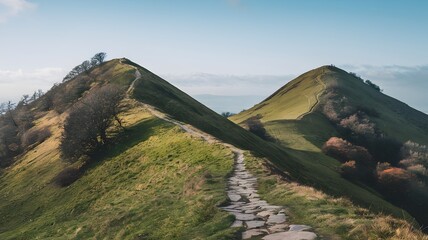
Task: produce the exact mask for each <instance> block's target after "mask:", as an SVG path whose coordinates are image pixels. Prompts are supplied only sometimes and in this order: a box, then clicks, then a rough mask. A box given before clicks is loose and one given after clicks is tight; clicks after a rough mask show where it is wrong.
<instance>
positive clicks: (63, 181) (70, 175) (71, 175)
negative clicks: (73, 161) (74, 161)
mask: <svg viewBox="0 0 428 240" xmlns="http://www.w3.org/2000/svg"><path fill="white" fill-rule="evenodd" d="M80 176H81V171H80V169H78V168H75V167H67V168H65V169H64V170H62V171H61V172H60V173H58V175H56V176H55V177H54V179H53V182H54V183H55V184H56V185H57V186H60V187H67V186H69V185H71V184H72V183H74V182H75V181H76V180H77V179H79V177H80Z"/></svg>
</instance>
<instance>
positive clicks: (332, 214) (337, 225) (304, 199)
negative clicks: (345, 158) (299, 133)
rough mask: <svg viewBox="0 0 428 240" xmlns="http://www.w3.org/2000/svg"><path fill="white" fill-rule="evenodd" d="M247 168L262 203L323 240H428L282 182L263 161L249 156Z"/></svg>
mask: <svg viewBox="0 0 428 240" xmlns="http://www.w3.org/2000/svg"><path fill="white" fill-rule="evenodd" d="M246 167H247V169H248V170H249V171H250V172H252V173H253V174H255V175H256V176H257V177H258V186H259V187H258V193H259V194H260V195H261V197H262V198H263V199H265V200H267V201H269V202H270V203H272V204H275V205H279V206H286V210H287V215H288V216H289V218H288V223H290V224H305V225H309V226H311V227H313V228H314V230H315V232H316V233H317V235H318V236H319V237H321V238H322V239H355V240H358V239H373V240H377V239H403V240H404V239H406V240H407V239H414V240H417V239H424V240H425V239H428V237H427V236H426V235H424V234H423V233H422V232H420V231H419V230H418V229H415V228H414V227H413V226H412V225H411V224H409V223H408V222H406V221H404V220H401V219H397V218H393V217H390V216H387V215H382V214H374V213H373V212H371V211H370V210H369V209H366V208H361V207H358V206H357V205H355V204H354V203H353V202H351V201H349V200H348V199H346V198H337V197H332V196H329V195H327V194H325V193H322V192H320V191H317V190H315V189H314V188H311V187H306V186H302V185H299V184H296V183H292V182H289V181H286V180H284V179H281V178H280V177H278V176H276V175H273V174H272V173H271V171H270V170H268V169H267V168H266V166H265V160H264V159H260V158H256V157H253V156H251V155H250V154H246Z"/></svg>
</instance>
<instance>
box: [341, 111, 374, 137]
mask: <svg viewBox="0 0 428 240" xmlns="http://www.w3.org/2000/svg"><path fill="white" fill-rule="evenodd" d="M340 126H341V127H343V128H347V129H349V130H351V131H352V132H353V133H356V134H359V135H364V136H374V135H375V125H374V124H373V123H371V122H370V120H369V119H368V118H366V117H365V116H364V115H363V114H362V113H361V112H359V113H355V114H353V115H351V116H349V117H347V118H345V119H342V120H341V121H340Z"/></svg>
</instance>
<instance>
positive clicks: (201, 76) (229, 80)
mask: <svg viewBox="0 0 428 240" xmlns="http://www.w3.org/2000/svg"><path fill="white" fill-rule="evenodd" d="M162 77H163V78H164V79H165V80H167V81H169V82H170V83H172V84H173V85H175V86H177V87H178V88H180V89H182V90H183V91H185V92H187V93H188V94H192V95H201V94H211V95H222V96H243V95H244V96H245V95H258V96H265V95H270V94H271V93H273V92H274V91H276V90H277V89H278V88H280V87H282V86H283V85H285V84H286V83H287V82H288V81H290V80H291V79H293V77H294V76H293V75H283V76H275V75H217V74H207V73H195V74H188V75H162Z"/></svg>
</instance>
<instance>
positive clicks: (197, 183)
mask: <svg viewBox="0 0 428 240" xmlns="http://www.w3.org/2000/svg"><path fill="white" fill-rule="evenodd" d="M132 111H135V109H134V110H132ZM132 111H131V112H132ZM125 115H126V116H125V119H127V121H128V123H130V122H133V121H134V120H135V119H134V120H133V118H135V115H134V114H125ZM120 138H121V141H118V143H117V144H116V145H114V146H110V147H108V148H106V149H105V152H103V153H102V154H98V156H97V157H96V159H95V161H94V163H93V164H92V165H91V166H90V167H89V168H88V169H86V172H85V173H84V175H83V176H82V177H81V178H80V179H79V180H77V181H76V182H74V183H73V184H72V185H71V186H69V187H67V188H59V187H57V186H55V185H54V184H52V183H51V180H52V178H53V177H54V176H55V175H56V174H57V173H58V172H59V171H60V170H61V169H63V168H65V167H66V166H67V164H66V163H64V162H63V161H61V160H60V159H59V156H58V149H57V147H55V145H52V142H51V141H53V140H54V139H50V140H48V141H46V142H45V143H42V144H41V145H39V146H38V147H37V148H36V150H35V151H36V152H38V151H40V150H41V149H44V153H43V154H41V155H38V154H36V153H34V152H32V153H28V154H27V156H25V157H24V158H23V160H22V161H20V162H18V163H17V164H16V165H14V166H12V167H11V168H10V169H8V170H7V172H6V173H5V174H4V175H2V176H1V177H0V182H1V184H0V191H1V192H2V195H1V196H0V216H1V218H0V226H1V227H0V239H30V238H31V239H88V238H95V239H231V238H233V237H234V236H235V234H236V231H237V230H236V229H230V228H229V225H230V224H231V223H232V221H233V217H232V216H230V215H229V214H227V213H225V212H223V211H220V210H219V209H218V208H217V207H216V206H217V205H219V204H221V203H223V202H224V201H226V195H225V191H224V189H225V187H226V175H227V174H228V173H229V172H230V171H231V169H232V164H233V154H232V153H231V152H230V150H229V149H227V148H224V147H222V146H219V145H210V144H207V143H205V142H203V141H201V140H196V139H193V138H191V137H189V136H188V135H187V134H185V133H183V132H182V130H180V129H179V128H178V127H175V126H173V125H170V124H168V123H165V122H163V121H161V120H158V119H153V118H149V117H148V116H147V115H144V114H143V116H141V117H140V119H139V121H138V122H137V123H135V124H133V125H130V126H128V130H127V131H126V133H125V134H124V135H121V136H120ZM37 161H41V162H42V163H40V164H38V163H37ZM18 209H19V210H18Z"/></svg>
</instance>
